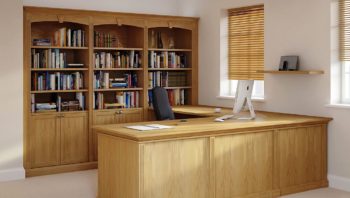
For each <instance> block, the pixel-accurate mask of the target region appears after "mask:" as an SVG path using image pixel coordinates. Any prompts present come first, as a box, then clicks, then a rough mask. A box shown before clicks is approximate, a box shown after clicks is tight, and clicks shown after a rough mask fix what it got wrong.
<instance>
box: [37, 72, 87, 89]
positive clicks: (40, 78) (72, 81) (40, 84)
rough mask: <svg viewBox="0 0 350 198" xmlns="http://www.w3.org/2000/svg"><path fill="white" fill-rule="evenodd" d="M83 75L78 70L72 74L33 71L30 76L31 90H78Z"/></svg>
mask: <svg viewBox="0 0 350 198" xmlns="http://www.w3.org/2000/svg"><path fill="white" fill-rule="evenodd" d="M83 79H84V76H83V74H82V73H80V72H74V73H72V74H66V73H60V72H54V73H49V72H45V73H34V74H33V77H32V81H33V82H32V90H36V91H43V90H78V89H82V88H83V86H84V83H83Z"/></svg>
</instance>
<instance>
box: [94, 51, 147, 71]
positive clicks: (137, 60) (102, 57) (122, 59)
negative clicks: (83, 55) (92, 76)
mask: <svg viewBox="0 0 350 198" xmlns="http://www.w3.org/2000/svg"><path fill="white" fill-rule="evenodd" d="M94 63H95V68H97V69H99V68H140V67H141V64H142V58H141V53H140V52H138V51H134V50H131V51H124V52H120V51H118V52H115V53H108V52H98V53H94Z"/></svg>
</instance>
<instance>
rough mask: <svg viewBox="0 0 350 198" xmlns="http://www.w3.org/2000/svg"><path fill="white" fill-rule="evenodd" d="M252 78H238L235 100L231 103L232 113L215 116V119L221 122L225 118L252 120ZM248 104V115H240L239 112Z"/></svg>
mask: <svg viewBox="0 0 350 198" xmlns="http://www.w3.org/2000/svg"><path fill="white" fill-rule="evenodd" d="M253 86H254V80H239V81H238V84H237V90H236V96H235V102H234V105H233V114H232V115H224V116H221V117H219V118H216V119H215V121H217V122H222V121H224V120H226V119H230V118H234V119H246V120H252V119H254V118H255V111H254V108H253V104H252V92H253ZM246 105H247V106H248V109H249V111H250V117H240V116H239V113H240V112H241V111H242V110H243V109H244V108H245V106H246Z"/></svg>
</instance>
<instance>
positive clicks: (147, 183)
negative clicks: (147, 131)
mask: <svg viewBox="0 0 350 198" xmlns="http://www.w3.org/2000/svg"><path fill="white" fill-rule="evenodd" d="M209 147H210V146H209V139H208V138H198V139H186V140H172V141H165V142H154V143H147V144H145V145H144V149H143V155H142V154H141V156H143V160H144V161H143V163H141V164H143V170H142V172H143V177H142V178H143V179H144V180H143V191H141V193H143V197H144V198H165V197H166V198H179V197H181V198H194V197H195V198H209V185H210V184H209V182H210V177H209V170H210V165H209V164H210V163H209V162H210V153H209V152H210V148H209ZM217 197H218V196H217Z"/></svg>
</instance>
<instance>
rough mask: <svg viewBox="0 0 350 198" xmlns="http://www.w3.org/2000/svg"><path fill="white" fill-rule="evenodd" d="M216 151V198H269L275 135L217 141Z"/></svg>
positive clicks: (226, 138) (239, 137)
mask: <svg viewBox="0 0 350 198" xmlns="http://www.w3.org/2000/svg"><path fill="white" fill-rule="evenodd" d="M214 147H215V148H214V160H215V178H216V186H215V194H216V197H220V198H236V197H250V196H251V197H270V195H271V194H272V193H273V191H274V189H273V185H272V183H273V174H272V173H273V132H272V131H266V132H259V133H249V134H235V135H227V136H220V137H216V138H215V146H214Z"/></svg>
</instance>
